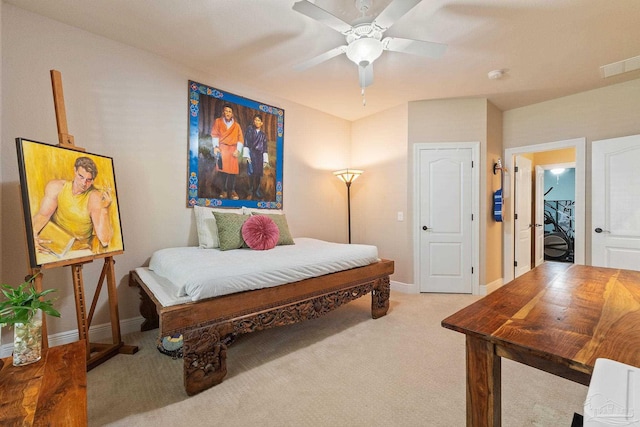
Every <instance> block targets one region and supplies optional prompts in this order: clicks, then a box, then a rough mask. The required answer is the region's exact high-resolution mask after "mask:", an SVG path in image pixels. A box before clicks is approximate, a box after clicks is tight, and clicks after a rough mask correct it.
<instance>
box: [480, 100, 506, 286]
mask: <svg viewBox="0 0 640 427" xmlns="http://www.w3.org/2000/svg"><path fill="white" fill-rule="evenodd" d="M498 159H502V111H500V110H499V109H498V108H497V107H496V106H495V105H493V104H491V103H490V102H487V157H486V161H485V163H484V165H485V168H486V170H487V174H486V175H487V191H486V193H485V198H486V206H487V208H486V210H487V211H488V214H487V220H486V221H485V224H486V226H487V230H486V245H485V248H484V251H485V252H486V254H487V261H486V262H485V264H484V266H485V270H486V271H485V281H484V283H482V282H481V283H480V284H481V285H485V284H490V283H491V282H494V281H500V280H501V278H502V270H503V267H502V222H498V221H495V220H494V219H493V193H494V192H495V191H496V190H498V189H499V188H501V186H502V185H503V183H502V182H501V179H500V177H501V173H500V172H497V173H496V174H494V173H493V165H494V164H495V163H496V162H497V161H498ZM502 160H503V161H504V159H502ZM503 164H504V163H503Z"/></svg>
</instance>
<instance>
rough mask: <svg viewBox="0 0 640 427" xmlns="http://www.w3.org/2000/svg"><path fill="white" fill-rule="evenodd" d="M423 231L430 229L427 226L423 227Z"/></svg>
mask: <svg viewBox="0 0 640 427" xmlns="http://www.w3.org/2000/svg"><path fill="white" fill-rule="evenodd" d="M422 229H423V230H424V231H427V230H430V228H429V227H427V226H426V225H423V226H422Z"/></svg>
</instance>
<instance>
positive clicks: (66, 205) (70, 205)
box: [32, 157, 113, 256]
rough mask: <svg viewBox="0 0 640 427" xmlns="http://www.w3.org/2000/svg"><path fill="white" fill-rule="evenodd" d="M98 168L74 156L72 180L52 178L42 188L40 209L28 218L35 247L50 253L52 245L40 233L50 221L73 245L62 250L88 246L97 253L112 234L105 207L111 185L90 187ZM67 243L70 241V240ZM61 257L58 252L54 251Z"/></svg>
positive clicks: (108, 202) (107, 206) (83, 158)
mask: <svg viewBox="0 0 640 427" xmlns="http://www.w3.org/2000/svg"><path fill="white" fill-rule="evenodd" d="M97 175H98V168H97V166H96V164H95V162H94V161H93V160H91V159H90V158H88V157H78V158H77V159H76V161H75V164H74V177H73V181H67V180H64V179H55V180H52V181H49V182H48V183H47V185H46V187H45V191H44V196H43V198H42V200H41V203H40V209H39V210H38V212H37V213H36V214H35V215H34V216H33V218H32V224H33V233H34V242H35V246H36V250H37V251H38V252H41V253H52V249H51V248H52V246H51V245H49V244H48V243H51V242H48V241H45V240H44V239H42V238H41V237H42V236H40V234H41V231H42V230H43V228H45V226H47V225H48V224H49V223H50V222H51V223H54V224H55V225H56V226H58V227H59V228H60V229H62V230H64V231H65V232H66V233H68V234H69V235H70V236H71V237H72V238H70V240H69V242H71V241H73V244H72V245H73V246H70V247H67V248H66V249H67V250H68V249H73V250H77V249H91V250H92V252H94V253H98V252H100V251H101V249H104V248H106V247H107V246H108V245H109V242H110V241H111V238H112V237H113V227H112V225H111V220H110V215H109V206H111V202H112V197H113V196H112V194H111V188H104V189H101V190H99V189H97V188H96V187H94V186H93V183H94V180H95V179H96V176H97ZM70 244H71V243H70ZM56 255H58V256H61V254H56Z"/></svg>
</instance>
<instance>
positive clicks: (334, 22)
mask: <svg viewBox="0 0 640 427" xmlns="http://www.w3.org/2000/svg"><path fill="white" fill-rule="evenodd" d="M292 9H293V10H295V11H296V12H300V13H302V14H303V15H306V16H308V17H309V18H311V19H315V20H316V21H320V22H322V23H323V24H325V25H326V26H328V27H331V28H333V29H334V30H336V31H338V32H340V33H345V32H347V31H349V30H351V25H349V24H347V23H346V22H344V21H343V20H342V19H340V18H338V17H336V16H334V15H332V14H330V13H329V12H327V11H326V10H324V9H322V8H321V7H318V6H316V5H315V4H313V3H310V2H309V1H307V0H300V1H298V2H295V3H294V4H293V6H292Z"/></svg>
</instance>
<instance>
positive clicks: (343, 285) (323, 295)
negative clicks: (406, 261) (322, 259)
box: [129, 260, 394, 396]
mask: <svg viewBox="0 0 640 427" xmlns="http://www.w3.org/2000/svg"><path fill="white" fill-rule="evenodd" d="M393 270H394V263H393V261H390V260H381V261H378V262H375V263H372V264H369V265H366V266H363V267H357V268H353V269H350V270H344V271H339V272H336V273H332V274H327V275H324V276H319V277H314V278H311V279H306V280H302V281H299V282H294V283H288V284H285V285H280V286H276V287H272V288H265V289H257V290H253V291H245V292H240V293H236V294H230V295H223V296H220V297H216V298H208V299H204V300H201V301H196V302H188V303H184V304H179V305H174V306H167V307H164V306H163V305H162V304H160V303H159V302H158V300H157V299H156V298H155V296H154V295H153V292H151V291H150V289H149V288H148V287H147V285H146V284H145V283H144V282H143V281H142V279H140V276H139V275H138V273H136V271H135V270H132V271H131V272H130V274H129V285H130V286H138V287H139V288H140V299H141V302H140V314H141V315H142V316H143V317H144V318H145V321H144V322H143V324H142V326H141V330H142V331H147V330H151V329H155V328H158V327H159V328H160V336H167V335H172V334H175V333H181V334H182V336H183V348H182V350H183V358H184V387H185V390H186V392H187V394H188V395H190V396H191V395H194V394H196V393H199V392H201V391H203V390H206V389H208V388H210V387H212V386H214V385H216V384H220V383H221V382H222V380H223V379H224V377H225V375H226V374H227V366H226V359H227V347H228V345H230V344H231V343H232V342H233V341H234V340H235V338H236V337H237V336H238V335H241V334H245V333H249V332H253V331H258V330H262V329H268V328H273V327H276V326H283V325H289V324H293V323H297V322H301V321H303V320H308V319H315V318H317V317H320V316H322V315H324V314H326V313H329V312H330V311H332V310H335V309H336V308H338V307H340V306H341V305H343V304H346V303H348V302H350V301H353V300H355V299H357V298H360V297H362V296H364V295H366V294H368V293H371V316H372V317H373V318H374V319H377V318H379V317H382V316H384V315H385V314H387V310H388V309H389V293H390V291H389V276H390V275H391V274H392V273H393Z"/></svg>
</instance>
